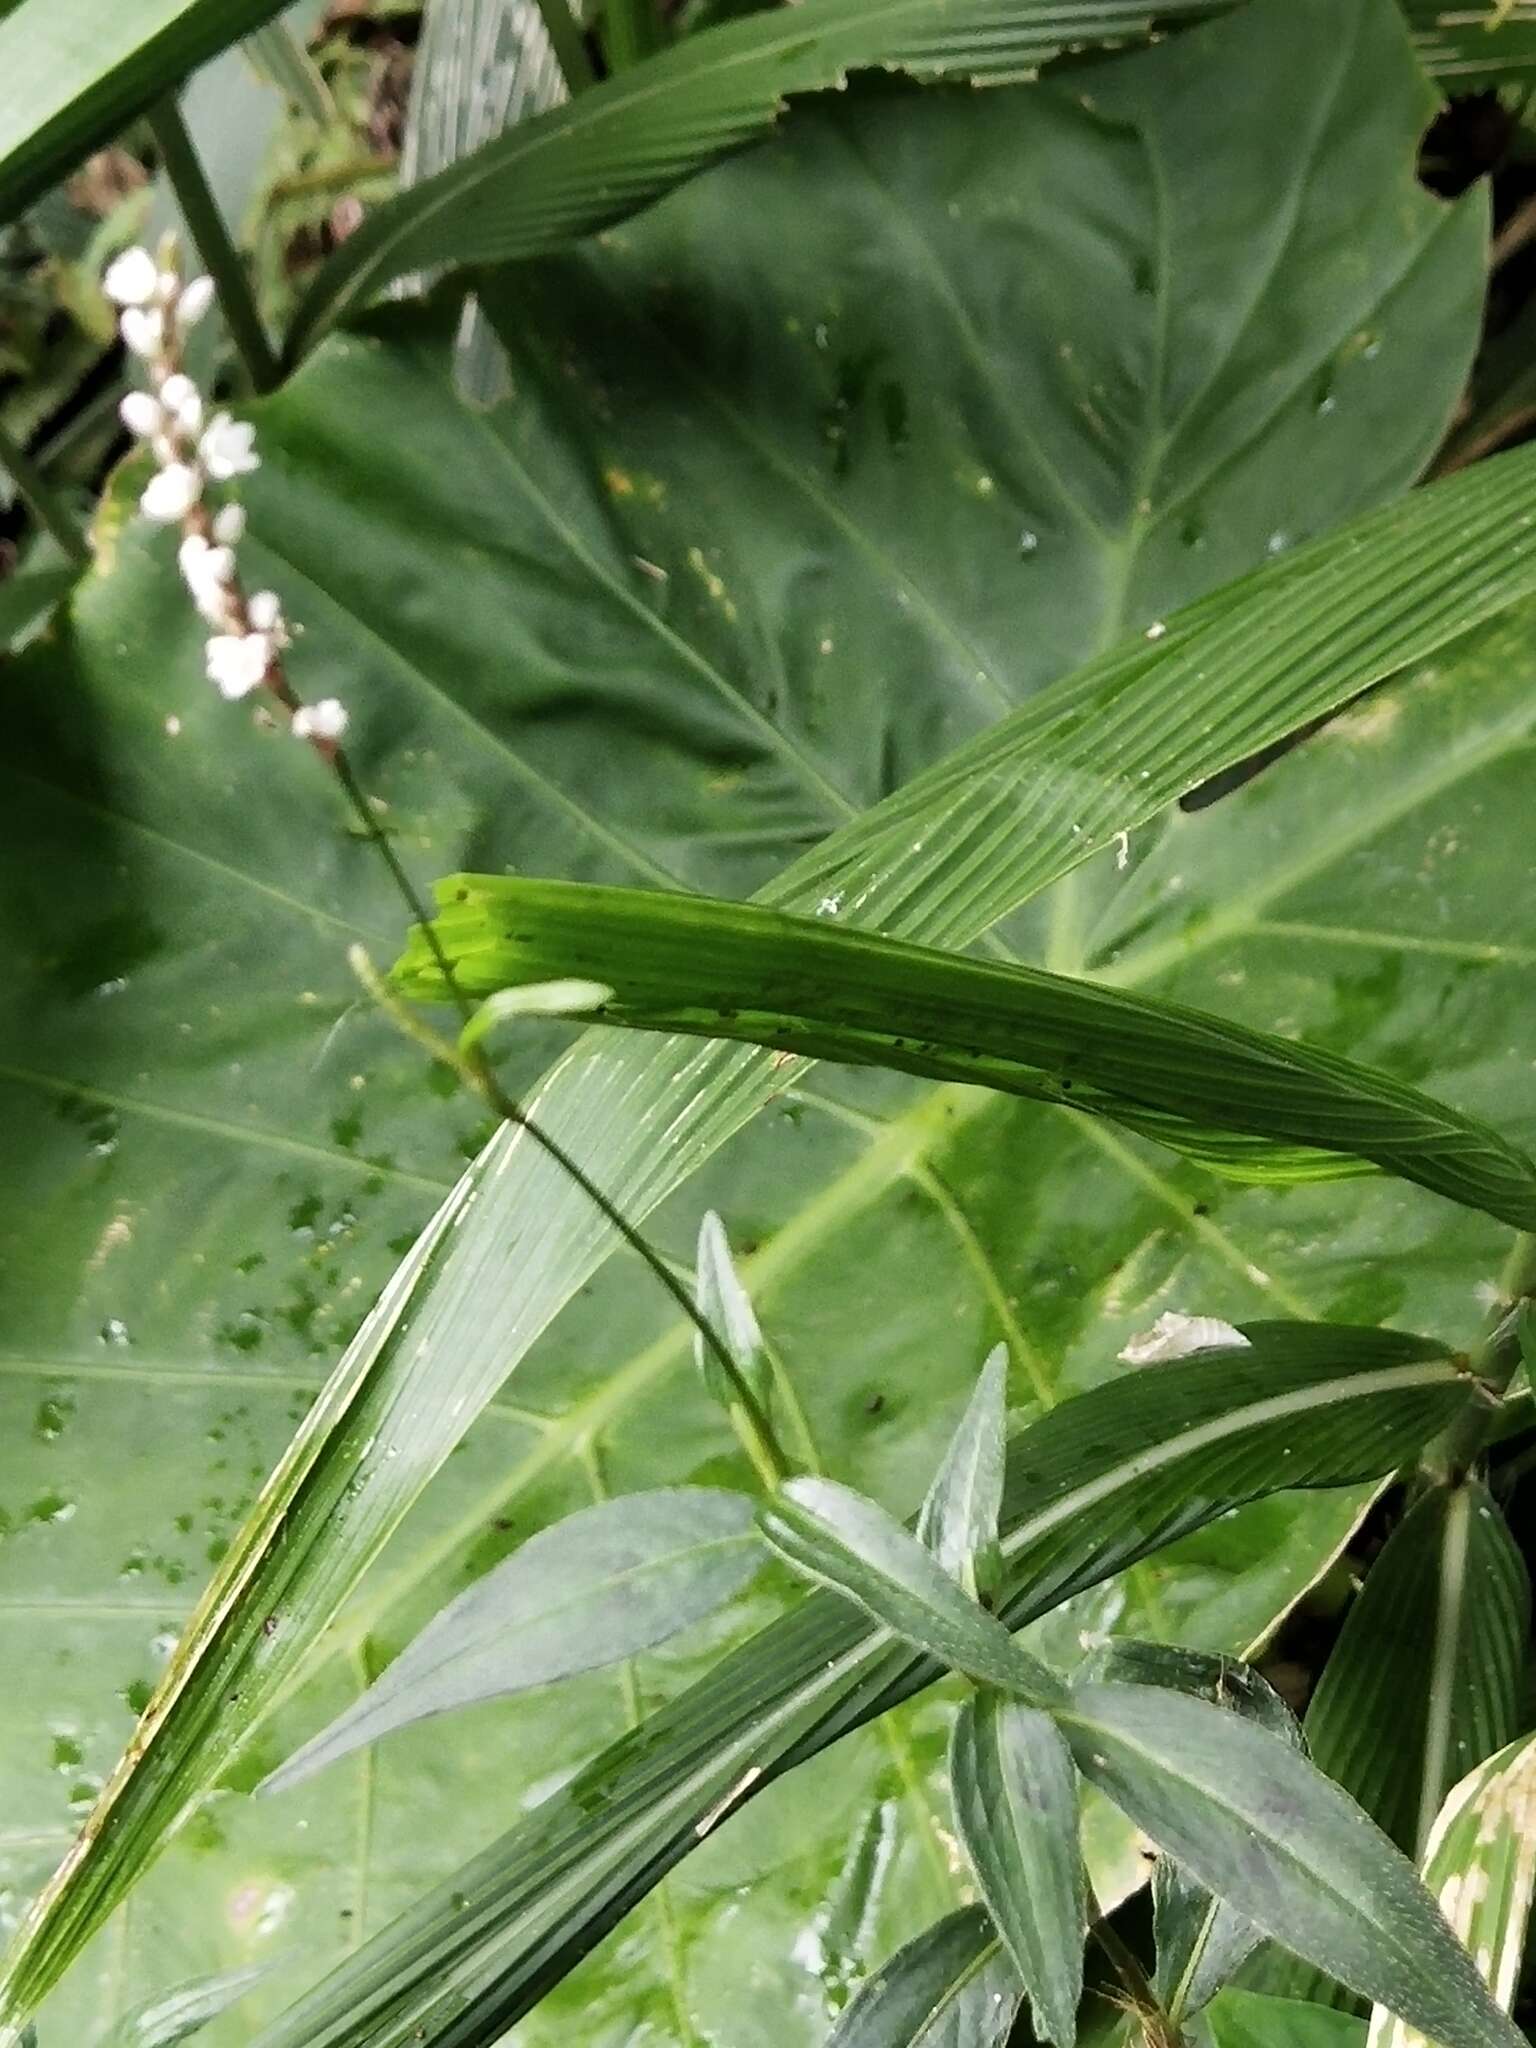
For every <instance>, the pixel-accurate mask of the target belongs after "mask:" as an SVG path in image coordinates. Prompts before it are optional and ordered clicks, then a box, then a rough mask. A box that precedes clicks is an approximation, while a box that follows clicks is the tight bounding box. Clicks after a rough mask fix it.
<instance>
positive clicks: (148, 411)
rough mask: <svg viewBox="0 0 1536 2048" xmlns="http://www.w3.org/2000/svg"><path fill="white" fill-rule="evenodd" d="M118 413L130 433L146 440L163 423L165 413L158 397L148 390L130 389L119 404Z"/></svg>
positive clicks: (155, 432) (157, 430)
mask: <svg viewBox="0 0 1536 2048" xmlns="http://www.w3.org/2000/svg"><path fill="white" fill-rule="evenodd" d="M117 410H118V415H119V417H120V418H121V420H122V422H123V425H124V426H125V427H126V428H127V429H128V431H129V433H130V434H137V435H138V437H139V439H140V440H141V441H147V440H148V439H149V438H150V436H151V435H152V434H158V433H159V431H160V429H161V428H162V427H163V426H164V425H165V413H164V412H163V410H162V409H161V405H160V401H159V399H158V398H155V397H153V396H151V394H150V393H149V392H148V391H130V392H129V393H128V395H127V397H126V398H124V399H123V400H122V402H121V403H120V404H119V406H118V408H117Z"/></svg>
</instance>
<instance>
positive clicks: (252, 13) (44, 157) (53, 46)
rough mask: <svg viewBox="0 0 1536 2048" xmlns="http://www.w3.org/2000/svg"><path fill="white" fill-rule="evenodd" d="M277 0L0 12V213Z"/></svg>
mask: <svg viewBox="0 0 1536 2048" xmlns="http://www.w3.org/2000/svg"><path fill="white" fill-rule="evenodd" d="M281 6H282V0H112V4H111V5H110V6H106V7H103V6H101V5H99V4H98V0H21V4H20V5H19V6H16V7H14V8H12V9H11V10H10V11H9V13H7V14H6V16H5V18H4V19H3V20H0V78H3V79H4V80H5V96H4V100H3V102H0V220H9V219H11V218H12V217H13V216H14V215H15V214H17V213H19V212H20V211H21V209H22V208H23V207H24V206H26V205H27V204H28V203H29V201H31V200H33V199H35V198H36V197H37V196H38V194H39V193H40V192H43V191H46V190H47V188H48V186H50V185H51V184H53V183H55V182H56V180H58V179H59V178H61V177H62V176H63V175H64V173H65V172H66V171H72V170H73V169H74V168H75V166H76V164H77V163H79V161H80V159H81V158H82V157H84V156H86V155H88V154H89V153H90V151H91V150H93V149H98V148H100V146H101V145H102V144H103V143H105V142H110V141H112V140H113V139H114V138H115V136H116V135H117V132H118V130H119V129H121V128H124V127H126V126H127V124H128V123H129V122H130V121H131V120H132V119H133V118H134V116H135V115H136V114H141V113H143V112H144V110H145V108H146V107H148V106H150V105H151V104H152V103H153V102H154V101H155V100H156V99H157V98H159V97H160V95H161V94H162V93H165V92H168V91H170V90H172V89H173V88H174V87H176V86H178V85H179V84H180V83H181V81H182V80H183V79H184V78H185V77H186V75H187V73H188V72H189V71H195V70H196V69H197V67H198V65H199V64H201V63H203V62H204V61H205V59H207V58H209V57H212V56H215V55H216V54H217V53H218V52H219V51H220V50H222V49H225V48H227V47H228V45H229V44H230V43H234V42H238V41H239V40H240V38H241V37H242V36H245V35H249V34H250V32H251V30H252V29H254V28H258V27H259V26H260V25H261V23H262V22H264V21H267V20H270V18H271V17H272V16H273V15H274V14H277V13H278V12H280V10H281Z"/></svg>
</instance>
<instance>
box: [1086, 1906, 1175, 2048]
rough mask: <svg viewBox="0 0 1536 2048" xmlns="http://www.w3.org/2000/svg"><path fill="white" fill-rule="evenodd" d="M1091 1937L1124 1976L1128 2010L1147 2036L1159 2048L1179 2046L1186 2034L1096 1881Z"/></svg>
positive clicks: (1090, 1912)
mask: <svg viewBox="0 0 1536 2048" xmlns="http://www.w3.org/2000/svg"><path fill="white" fill-rule="evenodd" d="M1088 1938H1089V1940H1090V1941H1092V1942H1094V1943H1096V1944H1097V1946H1098V1948H1099V1950H1100V1952H1101V1953H1102V1955H1103V1957H1104V1960H1105V1961H1106V1962H1107V1963H1108V1964H1109V1966H1110V1968H1111V1969H1112V1970H1113V1971H1114V1973H1115V1975H1116V1977H1117V1978H1118V1979H1119V1980H1120V1988H1121V1990H1122V1992H1123V1993H1124V2004H1125V2007H1126V2010H1127V2011H1128V2012H1130V2013H1132V2014H1134V2015H1135V2018H1136V2019H1137V2021H1138V2022H1139V2024H1140V2026H1141V2028H1142V2032H1143V2034H1144V2035H1145V2037H1146V2038H1147V2040H1148V2041H1155V2042H1157V2043H1158V2044H1159V2048H1179V2043H1180V2041H1181V2038H1182V2037H1181V2035H1180V2033H1179V2029H1178V2026H1177V2024H1176V2023H1175V2022H1174V2021H1173V2020H1172V2019H1170V2018H1169V2016H1168V2014H1167V2013H1165V2012H1164V2011H1163V2008H1162V2005H1161V2004H1160V2002H1159V2000H1158V1996H1157V1993H1156V1992H1155V1991H1154V1990H1153V1988H1152V1983H1151V1980H1150V1978H1149V1977H1148V1976H1147V1973H1146V1971H1145V1970H1144V1969H1143V1968H1142V1967H1141V1958H1140V1957H1139V1956H1138V1955H1137V1954H1136V1951H1135V1950H1134V1949H1133V1948H1132V1947H1131V1945H1130V1944H1129V1942H1127V1941H1126V1940H1125V1939H1124V1937H1123V1936H1122V1935H1121V1933H1120V1931H1119V1929H1118V1928H1117V1927H1116V1926H1115V1925H1114V1923H1113V1921H1112V1920H1111V1919H1110V1917H1109V1915H1108V1914H1107V1913H1106V1912H1105V1911H1104V1909H1103V1907H1102V1906H1101V1905H1100V1904H1099V1901H1098V1898H1097V1896H1096V1894H1095V1892H1094V1889H1093V1886H1092V1885H1089V1887H1088Z"/></svg>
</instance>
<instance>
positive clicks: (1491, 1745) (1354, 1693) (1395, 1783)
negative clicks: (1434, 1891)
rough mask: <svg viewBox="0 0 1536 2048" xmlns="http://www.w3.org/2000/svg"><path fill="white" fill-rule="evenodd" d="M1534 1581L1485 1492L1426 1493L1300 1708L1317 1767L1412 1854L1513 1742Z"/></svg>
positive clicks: (1474, 1484) (1472, 1483) (1473, 1487)
mask: <svg viewBox="0 0 1536 2048" xmlns="http://www.w3.org/2000/svg"><path fill="white" fill-rule="evenodd" d="M1530 1619H1531V1587H1530V1580H1529V1578H1528V1576H1527V1573H1526V1568H1525V1563H1524V1560H1523V1559H1522V1557H1521V1554H1520V1551H1519V1548H1518V1547H1517V1545H1516V1543H1515V1541H1514V1538H1513V1537H1512V1536H1511V1534H1510V1531H1509V1528H1508V1525H1507V1524H1506V1522H1505V1520H1504V1516H1503V1514H1502V1512H1501V1511H1500V1509H1499V1507H1498V1505H1497V1504H1496V1503H1495V1501H1494V1500H1493V1498H1492V1496H1491V1495H1490V1494H1489V1492H1488V1490H1487V1488H1486V1487H1485V1486H1483V1485H1482V1484H1481V1483H1480V1482H1479V1481H1477V1480H1475V1479H1470V1480H1467V1481H1466V1482H1464V1483H1463V1484H1462V1485H1460V1486H1436V1487H1432V1488H1431V1489H1430V1490H1429V1491H1428V1492H1427V1493H1425V1495H1424V1496H1423V1498H1422V1499H1420V1500H1419V1501H1418V1502H1416V1503H1415V1505H1414V1506H1413V1507H1412V1508H1411V1509H1410V1510H1409V1512H1408V1514H1407V1515H1406V1516H1405V1517H1404V1518H1403V1520H1402V1521H1401V1522H1400V1523H1399V1524H1398V1526H1397V1528H1396V1529H1394V1530H1393V1532H1392V1535H1391V1537H1390V1538H1389V1540H1388V1542H1387V1544H1386V1546H1385V1548H1384V1549H1383V1550H1382V1552H1381V1554H1380V1556H1379V1557H1377V1559H1376V1560H1375V1562H1374V1563H1373V1564H1372V1566H1371V1568H1370V1570H1369V1572H1368V1573H1367V1574H1366V1578H1365V1584H1364V1586H1363V1588H1362V1589H1361V1592H1360V1595H1359V1597H1358V1598H1357V1599H1356V1601H1355V1603H1354V1605H1353V1606H1352V1607H1351V1609H1350V1611H1349V1614H1348V1616H1347V1618H1346V1620H1345V1623H1344V1627H1343V1630H1342V1632H1341V1633H1340V1636H1339V1639H1338V1641H1337V1642H1336V1643H1335V1645H1334V1647H1333V1649H1332V1651H1331V1652H1330V1654H1329V1657H1328V1662H1327V1663H1326V1664H1325V1665H1324V1667H1323V1673H1322V1677H1321V1678H1320V1679H1319V1680H1318V1685H1317V1690H1316V1692H1315V1693H1314V1694H1313V1696H1312V1703H1311V1705H1310V1706H1309V1707H1308V1709H1307V1716H1306V1732H1307V1746H1308V1748H1309V1749H1310V1751H1311V1753H1312V1756H1313V1758H1314V1760H1315V1761H1316V1762H1317V1764H1318V1765H1319V1766H1320V1768H1321V1769H1323V1770H1325V1771H1326V1772H1327V1773H1328V1775H1329V1777H1330V1778H1333V1779H1335V1780H1336V1781H1337V1782H1338V1783H1339V1784H1341V1785H1342V1786H1343V1787H1344V1788H1345V1790H1346V1791H1348V1792H1350V1793H1352V1794H1353V1796H1354V1797H1355V1798H1356V1799H1357V1800H1359V1802H1360V1804H1361V1805H1362V1806H1363V1807H1364V1808H1365V1810H1366V1812H1367V1813H1368V1814H1370V1816H1371V1818H1372V1819H1373V1820H1374V1821H1376V1823H1377V1824H1378V1826H1380V1827H1382V1828H1383V1829H1385V1831H1386V1833H1387V1834H1389V1835H1390V1836H1391V1837H1392V1839H1393V1841H1394V1842H1396V1843H1397V1845H1398V1847H1399V1848H1400V1849H1402V1850H1403V1851H1404V1852H1405V1853H1406V1854H1408V1855H1410V1856H1415V1857H1417V1856H1419V1855H1421V1854H1422V1852H1423V1847H1424V1843H1425V1841H1426V1840H1427V1838H1428V1835H1429V1831H1430V1828H1431V1827H1432V1825H1433V1824H1434V1820H1435V1816H1436V1814H1437V1813H1438V1812H1439V1811H1440V1809H1441V1806H1442V1805H1443V1803H1444V1801H1445V1798H1446V1794H1447V1793H1448V1791H1449V1790H1450V1788H1451V1786H1453V1785H1455V1784H1456V1783H1458V1782H1459V1781H1460V1780H1461V1779H1462V1778H1464V1777H1465V1775H1466V1773H1467V1772H1468V1771H1469V1770H1470V1769H1471V1768H1472V1766H1473V1765H1475V1764H1478V1763H1481V1762H1482V1760H1483V1759H1484V1758H1485V1757H1489V1756H1492V1754H1493V1753H1494V1751H1495V1750H1499V1749H1502V1748H1503V1747H1504V1745H1505V1744H1506V1743H1507V1742H1510V1741H1511V1740H1512V1739H1513V1738H1514V1736H1515V1734H1516V1733H1517V1732H1518V1730H1519V1727H1520V1716H1521V1712H1522V1709H1523V1706H1524V1701H1525V1661H1526V1652H1527V1645H1528V1641H1529V1635H1530Z"/></svg>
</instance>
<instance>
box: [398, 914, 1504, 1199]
mask: <svg viewBox="0 0 1536 2048" xmlns="http://www.w3.org/2000/svg"><path fill="white" fill-rule="evenodd" d="M438 904H439V909H438V914H437V916H436V918H435V919H434V921H433V931H434V933H435V936H436V939H437V943H438V945H440V946H441V947H442V948H443V950H444V952H445V953H446V954H447V956H448V958H449V960H450V962H451V963H452V965H453V968H454V971H455V974H456V975H457V977H458V979H459V981H460V984H461V986H462V987H463V988H464V989H465V990H466V991H467V992H468V993H470V994H472V995H481V996H488V995H492V994H494V993H495V992H496V991H498V990H500V989H503V988H507V987H516V986H518V985H519V984H521V983H524V982H534V983H540V982H546V981H551V980H555V979H557V978H563V977H570V978H572V979H578V978H583V977H584V978H586V979H588V980H590V981H594V982H596V981H599V980H601V981H602V982H605V983H607V984H609V985H610V986H611V987H612V989H613V995H612V998H611V999H610V1000H609V1001H608V1002H606V1003H603V1004H602V1005H600V1006H597V1007H594V1009H593V1010H592V1011H591V1012H590V1013H589V1015H590V1018H591V1020H592V1021H596V1022H602V1023H611V1024H621V1025H627V1026H630V1027H632V1028H635V1029H639V1030H644V1031H665V1032H679V1031H693V1032H698V1033H699V1034H701V1035H703V1036H707V1037H712V1038H735V1039H745V1040H747V1041H748V1042H749V1043H752V1044H756V1045H767V1046H774V1047H776V1048H777V1049H778V1050H780V1051H781V1052H793V1053H799V1054H802V1055H804V1056H806V1057H808V1058H815V1059H834V1060H842V1061H846V1062H851V1063H852V1064H855V1065H865V1066H885V1067H895V1068H899V1069H900V1070H902V1071H903V1072H906V1073H915V1074H926V1075H929V1076H931V1077H932V1078H934V1079H938V1080H945V1081H962V1082H963V1081H973V1082H980V1083H982V1084H983V1085H984V1086H987V1087H992V1088H1001V1089H1003V1090H1005V1091H1007V1092H1009V1093H1012V1094H1020V1095H1031V1096H1036V1097H1042V1098H1044V1099H1046V1100H1050V1101H1058V1102H1064V1103H1067V1104H1069V1105H1075V1106H1078V1107H1081V1108H1084V1109H1088V1110H1092V1111H1094V1112H1097V1113H1099V1114H1102V1115H1106V1116H1111V1117H1116V1118H1118V1119H1119V1120H1120V1121H1122V1122H1129V1123H1132V1124H1134V1125H1135V1126H1136V1127H1137V1128H1138V1129H1141V1130H1144V1131H1146V1132H1147V1133H1148V1135H1153V1136H1157V1137H1168V1136H1174V1137H1175V1139H1176V1137H1177V1133H1178V1131H1179V1129H1180V1127H1181V1126H1183V1125H1189V1126H1193V1127H1194V1130H1195V1132H1196V1134H1197V1143H1198V1139H1199V1135H1200V1134H1202V1133H1204V1132H1206V1131H1208V1130H1209V1129H1210V1128H1212V1127H1214V1128H1215V1129H1216V1131H1217V1132H1218V1133H1220V1132H1223V1131H1235V1132H1237V1133H1239V1134H1242V1135H1245V1136H1248V1137H1253V1138H1262V1139H1266V1140H1268V1139H1277V1140H1279V1141H1280V1143H1281V1144H1282V1145H1285V1146H1307V1147H1309V1148H1310V1147H1315V1148H1319V1149H1322V1150H1326V1151H1332V1152H1339V1153H1344V1154H1348V1155H1352V1156H1354V1157H1355V1158H1359V1159H1369V1160H1371V1161H1373V1162H1374V1163H1375V1164H1376V1165H1378V1166H1382V1167H1384V1168H1386V1169H1387V1171H1388V1172H1391V1173H1395V1174H1398V1175H1400V1176H1401V1177H1402V1178H1403V1179H1405V1180H1411V1181H1417V1182H1418V1183H1419V1184H1420V1185H1421V1186H1424V1187H1428V1188H1432V1189H1434V1190H1435V1192H1436V1193H1438V1194H1443V1195H1447V1196H1449V1197H1450V1198H1451V1199H1452V1200H1453V1201H1459V1202H1462V1203H1465V1204H1466V1205H1467V1206H1469V1207H1471V1208H1477V1209H1484V1210H1486V1211H1487V1212H1488V1213H1489V1214H1490V1215H1493V1216H1496V1217H1498V1218H1499V1219H1500V1220H1501V1221H1502V1222H1505V1223H1512V1224H1514V1225H1515V1226H1516V1228H1517V1229H1536V1166H1533V1165H1532V1163H1531V1161H1530V1160H1529V1159H1528V1158H1527V1157H1526V1156H1525V1154H1524V1153H1523V1152H1521V1151H1520V1150H1519V1149H1518V1148H1517V1147H1516V1146H1514V1145H1512V1144H1510V1143H1509V1141H1508V1140H1507V1139H1505V1138H1503V1137H1502V1136H1501V1135H1500V1134H1499V1133H1498V1132H1497V1131H1495V1130H1493V1129H1492V1128H1490V1127H1489V1126H1488V1125H1485V1124H1482V1123H1479V1122H1478V1121H1476V1120H1475V1119H1474V1118H1471V1117H1466V1116H1462V1115H1460V1114H1458V1112H1457V1111H1455V1110H1454V1109H1450V1108H1447V1107H1445V1106H1444V1105H1442V1104H1440V1103H1436V1102H1433V1101H1431V1100H1430V1098H1429V1097H1428V1096H1426V1095H1421V1094H1420V1093H1419V1092H1418V1090H1417V1089H1414V1088H1409V1087H1407V1086H1405V1085H1404V1084H1403V1083H1401V1082H1398V1081H1394V1080H1393V1079H1392V1078H1391V1077H1390V1076H1389V1075H1386V1074H1382V1073H1379V1072H1376V1071H1375V1070H1373V1069H1371V1068H1368V1067H1362V1066H1358V1065H1356V1064H1355V1063H1354V1062H1352V1061H1350V1060H1346V1059H1342V1058H1340V1057H1339V1056H1338V1055H1337V1054H1334V1053H1325V1052H1321V1051H1318V1050H1315V1049H1314V1048H1312V1047H1309V1046H1301V1045H1295V1044H1293V1043H1291V1041H1289V1040H1288V1039H1283V1038H1278V1037H1275V1036H1274V1035H1273V1034H1271V1033H1267V1032H1261V1031H1250V1030H1247V1029H1245V1028H1243V1027H1241V1026H1238V1025H1233V1024H1225V1023H1222V1022H1221V1021H1220V1020H1219V1019H1218V1018H1215V1017H1211V1016H1207V1015H1206V1014H1204V1013H1203V1012H1201V1011H1197V1010H1190V1009H1186V1008H1184V1007H1182V1006H1181V1005H1175V1004H1172V1003H1164V1002H1160V1001H1158V1000H1156V999H1154V998H1152V997H1149V996H1137V995H1132V994H1129V993H1128V992H1126V991H1124V990H1119V989H1104V988H1095V987H1093V986H1091V985H1090V984H1088V983H1086V982H1083V981H1080V980H1078V979H1076V978H1073V977H1069V976H1065V975H1053V974H1048V973H1046V972H1044V971H1043V970H1042V969H1039V968H1031V967H1015V966H1005V965H1002V964H999V963H994V962H990V961H980V960H969V959H965V958H963V957H961V956H959V955H956V954H951V953H946V952H941V951H939V950H938V949H936V948H933V947H923V946H915V945H912V944H910V943H906V942H902V941H899V940H895V939H885V938H877V937H875V936H873V935H872V934H870V933H866V932H854V931H843V930H840V929H838V928H837V927H836V926H835V925H831V924H828V923H826V922H824V921H819V920H817V919H815V918H810V917H794V916H789V915H786V914H785V913H784V912H782V911H777V910H771V909H768V908H767V907H765V906H764V905H761V904H752V903H721V902H719V901H716V900H713V899H710V898H707V897H700V896H680V895H679V896H674V895H670V894H667V893H664V892H658V891H654V890H642V889H612V888H599V887H594V886H592V885H590V884H584V883H580V882H537V881H529V880H525V879H523V878H521V877H517V876H503V875H450V876H449V877H448V878H447V880H446V881H444V882H442V883H440V884H439V885H438ZM396 978H397V980H398V981H399V983H400V985H401V986H402V987H403V988H405V989H406V990H407V991H408V992H409V993H411V994H415V995H425V996H430V997H433V998H435V999H437V1000H443V999H444V998H445V997H446V995H447V993H448V991H447V990H446V988H445V987H444V983H443V977H442V974H441V971H440V969H439V968H438V966H437V961H436V952H435V948H434V947H433V946H432V945H431V943H430V942H429V940H428V938H427V936H426V934H425V933H424V932H423V931H422V930H421V929H419V928H418V929H417V930H416V931H415V932H414V933H413V936H412V941H411V944H410V947H409V948H408V950H407V952H406V954H405V956H404V958H403V959H402V961H401V963H400V965H399V967H398V969H397V970H396ZM1149 1113H1150V1114H1149Z"/></svg>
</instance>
